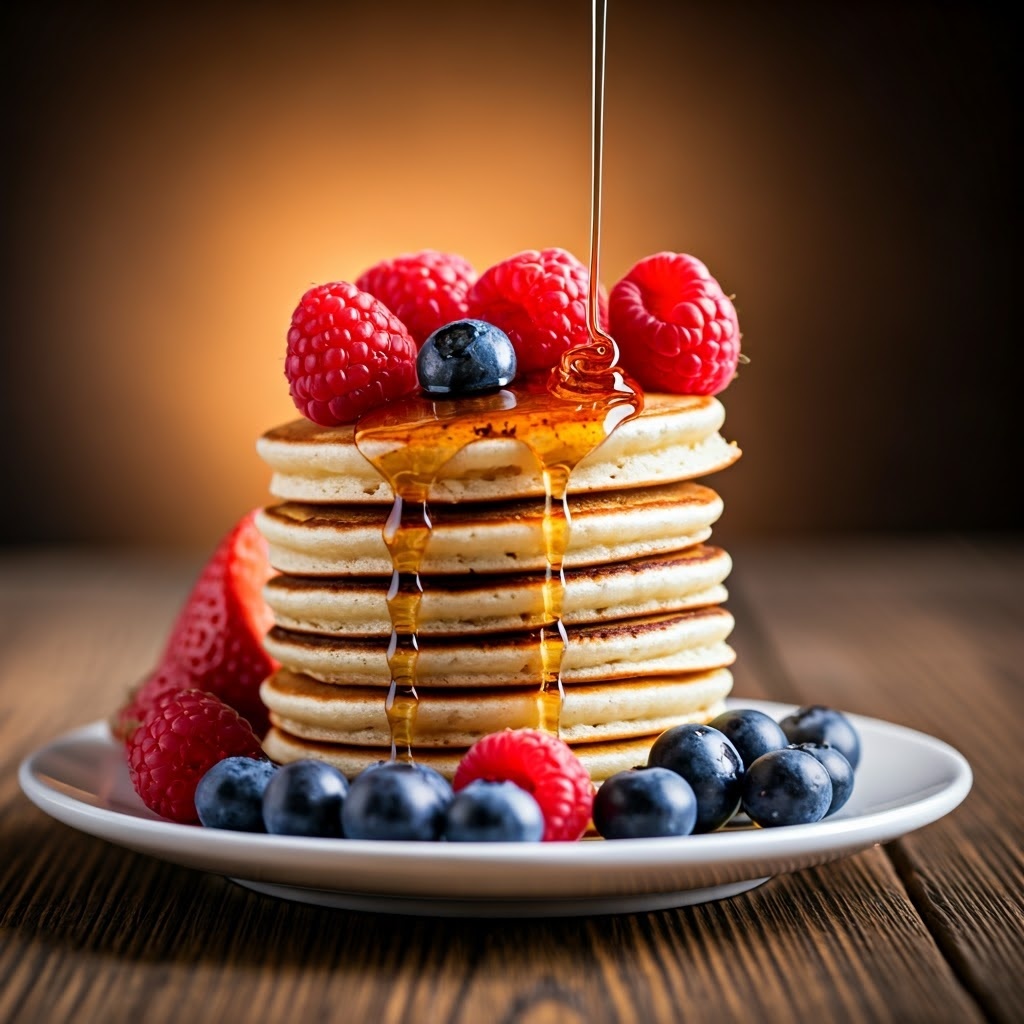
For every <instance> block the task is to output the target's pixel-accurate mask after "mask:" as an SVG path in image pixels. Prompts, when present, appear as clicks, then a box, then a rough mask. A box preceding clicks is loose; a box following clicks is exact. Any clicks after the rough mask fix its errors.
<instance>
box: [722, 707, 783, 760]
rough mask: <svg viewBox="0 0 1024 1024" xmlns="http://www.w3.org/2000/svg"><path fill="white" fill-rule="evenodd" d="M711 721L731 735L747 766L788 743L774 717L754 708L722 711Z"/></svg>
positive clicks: (733, 743)
mask: <svg viewBox="0 0 1024 1024" xmlns="http://www.w3.org/2000/svg"><path fill="white" fill-rule="evenodd" d="M708 724H709V725H710V726H711V728H712V729H717V730H718V731H719V732H723V733H725V735H726V736H728V737H729V739H730V740H731V741H732V745H733V746H734V747H735V748H736V749H737V751H739V755H740V757H741V758H742V759H743V767H744V768H749V767H750V766H751V765H752V764H753V763H754V762H755V761H756V760H757V759H758V758H759V757H760V756H761V755H762V754H767V753H768V751H769V750H781V749H782V748H783V747H784V746H786V745H787V744H788V743H789V740H788V739H786V734H785V733H784V732H783V731H782V726H781V725H779V723H778V722H776V721H775V719H774V718H772V717H771V716H770V715H766V714H765V713H764V712H763V711H755V710H754V709H753V708H737V709H736V710H734V711H723V712H722V713H721V714H720V715H719V716H718V717H717V718H713V719H712V720H711V721H710V722H709V723H708Z"/></svg>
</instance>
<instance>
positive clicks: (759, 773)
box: [743, 747, 832, 828]
mask: <svg viewBox="0 0 1024 1024" xmlns="http://www.w3.org/2000/svg"><path fill="white" fill-rule="evenodd" d="M831 803H832V780H831V779H830V778H829V774H828V771H827V769H826V768H825V766H824V765H823V764H822V763H821V762H820V761H819V760H817V758H815V757H812V756H811V754H809V753H808V752H807V751H806V750H798V749H797V748H796V747H786V748H785V749H783V750H770V751H769V752H768V753H767V754H762V755H761V756H760V757H759V758H758V759H757V760H756V761H755V762H754V763H753V764H752V765H751V766H750V767H749V768H748V769H747V771H746V774H745V775H744V776H743V810H745V811H746V812H747V814H748V815H749V817H750V820H751V821H753V822H754V823H755V824H757V825H760V826H762V827H763V828H769V827H772V826H775V825H805V824H807V823H809V822H812V821H820V820H821V819H822V818H824V817H825V814H826V812H827V811H828V808H829V804H831Z"/></svg>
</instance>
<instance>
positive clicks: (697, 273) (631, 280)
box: [608, 252, 740, 395]
mask: <svg viewBox="0 0 1024 1024" xmlns="http://www.w3.org/2000/svg"><path fill="white" fill-rule="evenodd" d="M608 315H609V318H610V320H611V333H612V337H614V338H615V340H616V342H617V343H618V345H619V353H620V356H621V360H622V365H623V367H624V368H625V369H626V370H627V371H628V372H629V373H630V374H632V375H633V376H634V377H635V378H636V379H637V381H638V382H639V383H640V385H641V386H642V387H644V388H647V389H648V390H650V391H671V392H674V393H676V394H683V395H715V394H717V393H718V392H719V391H721V390H722V389H723V388H725V387H726V386H727V385H728V384H729V382H730V381H731V380H732V379H733V377H734V376H735V374H736V364H737V363H738V362H739V357H740V327H739V321H738V320H737V319H736V309H735V308H734V306H733V304H732V301H731V300H730V299H729V297H728V296H727V295H726V294H725V293H724V292H723V291H722V289H721V287H720V286H719V284H718V282H717V281H716V280H715V279H714V278H713V277H712V276H711V274H710V273H709V272H708V268H707V267H705V266H704V264H703V263H701V261H700V260H698V259H695V258H694V257H693V256H686V255H684V254H682V253H674V252H660V253H656V254H655V255H653V256H647V257H646V258H644V259H642V260H640V262H639V263H637V264H636V265H635V266H634V267H633V269H632V270H630V272H629V273H628V274H627V275H626V276H625V277H624V278H623V279H622V280H621V281H619V283H618V284H616V285H615V287H614V288H613V289H612V293H611V298H610V299H609V303H608Z"/></svg>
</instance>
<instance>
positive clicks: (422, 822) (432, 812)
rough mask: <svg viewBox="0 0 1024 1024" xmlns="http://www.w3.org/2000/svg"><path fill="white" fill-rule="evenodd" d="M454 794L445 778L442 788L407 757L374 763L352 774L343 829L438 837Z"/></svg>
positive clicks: (371, 835) (358, 834) (366, 834)
mask: <svg viewBox="0 0 1024 1024" xmlns="http://www.w3.org/2000/svg"><path fill="white" fill-rule="evenodd" d="M434 774H435V775H436V774H437V773H436V772H435V773H434ZM442 781H444V780H442ZM452 797H453V794H452V789H451V786H449V785H448V783H447V782H445V783H444V787H443V788H442V787H441V786H439V785H438V784H437V782H436V781H435V779H434V778H433V777H432V776H431V775H430V774H429V773H428V771H424V770H423V769H422V768H421V767H420V766H419V765H416V764H409V763H407V762H405V761H387V762H385V763H383V764H377V765H371V766H370V767H369V768H366V769H364V770H363V771H361V772H360V773H359V774H358V775H357V776H356V777H355V778H354V779H353V780H352V786H351V787H350V789H349V793H348V797H347V798H346V800H345V807H344V809H343V810H342V821H343V823H344V826H345V835H346V836H348V837H349V838H350V839H416V840H429V839H439V838H440V837H441V833H442V831H443V830H444V823H445V813H446V811H447V810H448V806H449V804H451V802H452Z"/></svg>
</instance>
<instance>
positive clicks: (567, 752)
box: [453, 729, 594, 842]
mask: <svg viewBox="0 0 1024 1024" xmlns="http://www.w3.org/2000/svg"><path fill="white" fill-rule="evenodd" d="M474 779H486V780H487V781H488V782H514V783H515V784H516V785H517V786H519V787H520V788H522V789H525V790H526V791H527V793H532V794H533V798H534V799H535V800H536V801H537V803H538V804H539V805H540V809H541V811H542V812H543V813H544V837H543V838H544V842H553V841H559V840H573V839H579V838H580V836H581V835H583V833H584V831H585V830H586V827H587V823H588V822H589V821H590V812H591V808H592V807H593V805H594V784H593V783H592V782H591V781H590V774H589V773H588V772H587V769H586V768H584V767H583V763H582V762H581V761H580V759H579V758H578V757H577V756H576V755H575V754H574V753H573V752H572V748H571V747H570V746H569V744H568V743H566V742H565V741H564V740H561V739H559V738H558V737H557V736H553V735H551V733H547V732H541V731H540V730H539V729H506V730H505V731H504V732H495V733H491V734H490V735H489V736H484V737H482V738H481V739H479V740H477V741H476V743H474V744H473V746H471V747H470V748H469V750H467V751H466V753H465V756H464V757H463V758H462V760H461V761H460V762H459V767H458V768H457V769H456V771H455V780H454V782H453V785H454V787H455V789H456V791H458V790H460V789H462V788H463V787H465V786H468V785H469V784H470V783H471V782H472V781H473V780H474Z"/></svg>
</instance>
